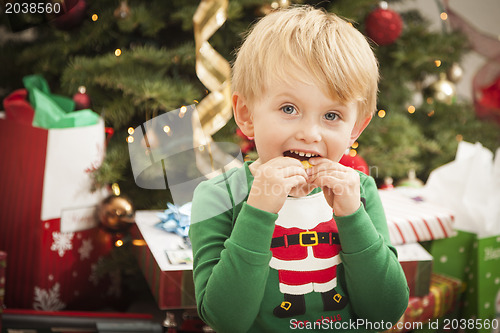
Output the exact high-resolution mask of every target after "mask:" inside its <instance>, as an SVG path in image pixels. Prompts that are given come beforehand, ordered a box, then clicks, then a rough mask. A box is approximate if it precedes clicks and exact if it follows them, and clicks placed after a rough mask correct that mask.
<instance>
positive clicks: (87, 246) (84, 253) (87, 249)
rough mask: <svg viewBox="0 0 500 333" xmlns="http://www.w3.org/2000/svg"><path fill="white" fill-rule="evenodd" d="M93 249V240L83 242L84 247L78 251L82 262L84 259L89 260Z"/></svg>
mask: <svg viewBox="0 0 500 333" xmlns="http://www.w3.org/2000/svg"><path fill="white" fill-rule="evenodd" d="M93 249H94V246H93V245H92V239H90V238H89V239H84V240H83V241H82V246H80V248H79V249H78V253H80V260H82V261H83V259H89V258H90V253H91V252H92V250H93Z"/></svg>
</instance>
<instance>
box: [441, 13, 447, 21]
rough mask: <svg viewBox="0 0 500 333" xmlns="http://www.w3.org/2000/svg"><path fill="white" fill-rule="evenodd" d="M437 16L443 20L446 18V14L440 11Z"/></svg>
mask: <svg viewBox="0 0 500 333" xmlns="http://www.w3.org/2000/svg"><path fill="white" fill-rule="evenodd" d="M439 17H440V18H441V20H443V21H446V20H447V19H448V14H446V13H445V12H442V13H441V14H440V15H439Z"/></svg>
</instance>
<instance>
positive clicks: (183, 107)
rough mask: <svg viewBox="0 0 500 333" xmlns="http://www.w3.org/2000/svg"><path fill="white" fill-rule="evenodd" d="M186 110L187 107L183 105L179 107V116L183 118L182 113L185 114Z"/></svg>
mask: <svg viewBox="0 0 500 333" xmlns="http://www.w3.org/2000/svg"><path fill="white" fill-rule="evenodd" d="M187 110H188V109H187V107H186V106H184V105H183V106H182V107H181V110H180V112H179V118H183V117H184V115H185V114H186V112H187Z"/></svg>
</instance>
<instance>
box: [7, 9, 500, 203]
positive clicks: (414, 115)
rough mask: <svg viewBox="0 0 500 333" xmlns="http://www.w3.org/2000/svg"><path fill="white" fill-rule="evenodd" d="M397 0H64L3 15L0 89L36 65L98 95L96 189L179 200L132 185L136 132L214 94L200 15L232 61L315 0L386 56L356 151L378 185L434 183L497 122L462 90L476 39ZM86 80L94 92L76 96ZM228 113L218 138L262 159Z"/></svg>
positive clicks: (70, 88) (56, 81) (145, 199)
mask: <svg viewBox="0 0 500 333" xmlns="http://www.w3.org/2000/svg"><path fill="white" fill-rule="evenodd" d="M395 2H396V1H391V2H389V6H388V7H384V6H381V4H380V3H379V1H376V0H359V1H349V0H337V1H292V0H280V1H271V0H268V1H266V0H243V1H233V0H230V1H228V2H226V1H222V0H218V1H202V2H201V3H205V4H209V6H207V7H206V8H205V9H200V8H199V6H200V1H195V0H171V1H160V0H151V1H147V2H144V1H137V0H124V1H121V2H119V1H116V0H102V1H90V0H65V1H64V2H62V5H63V9H64V14H61V13H60V14H59V15H56V14H46V13H44V14H42V13H27V14H22V13H18V14H10V15H3V16H2V17H1V18H0V28H1V29H3V33H2V34H3V36H4V37H3V39H2V40H0V43H2V44H3V45H2V47H1V50H2V51H1V53H0V59H1V60H0V61H1V62H2V63H3V64H4V66H3V69H2V71H3V73H4V75H2V76H1V79H0V97H1V98H2V99H3V98H5V97H6V96H7V95H8V94H9V93H10V92H11V91H13V90H15V89H18V88H20V87H22V78H23V76H25V75H29V74H34V73H38V74H42V75H43V76H44V77H45V78H46V79H47V81H48V82H49V85H50V87H51V88H52V90H53V91H54V92H55V93H59V94H64V95H69V96H72V95H74V94H76V96H75V99H76V100H77V101H79V102H81V103H82V104H83V107H86V106H89V105H87V104H90V102H91V107H92V109H93V110H94V111H95V112H97V113H99V114H100V115H101V116H102V117H103V118H104V120H105V123H106V126H109V127H112V128H113V129H114V133H115V134H114V136H113V137H112V138H111V140H110V142H109V144H108V148H107V155H106V158H105V161H104V163H103V164H102V166H101V167H100V168H99V169H98V170H97V171H96V172H95V173H94V177H95V181H96V185H97V186H99V185H101V186H102V185H108V184H112V183H118V184H119V185H120V187H121V190H122V193H125V194H127V195H128V196H130V197H132V200H133V202H134V203H135V205H136V207H137V208H140V209H144V208H164V207H165V206H166V202H167V201H171V199H172V198H171V196H170V194H169V192H168V191H164V190H145V189H141V188H140V187H138V186H137V185H136V184H135V183H134V178H133V176H132V172H131V167H130V161H129V156H128V147H127V145H128V143H127V137H128V136H129V133H128V130H129V129H130V128H136V127H137V126H140V125H141V124H143V123H144V122H146V121H147V120H149V119H152V118H154V117H155V116H157V115H159V114H163V113H165V112H168V111H170V110H174V109H178V108H180V107H181V106H184V105H190V104H196V103H198V102H199V101H202V100H203V99H204V98H205V97H206V96H207V94H209V93H210V91H209V88H208V87H206V86H205V85H204V84H203V83H202V82H201V81H200V78H199V76H198V75H200V73H197V69H196V62H197V57H196V55H197V51H199V47H198V45H196V43H195V37H194V35H195V34H194V30H195V26H194V23H193V17H194V16H195V14H196V13H198V14H200V12H201V14H206V15H207V16H210V14H211V13H210V11H218V12H217V13H224V14H225V15H222V17H218V18H219V19H221V22H220V23H221V25H220V26H218V27H217V28H216V29H214V31H213V35H210V36H209V39H208V42H209V45H210V46H211V47H213V49H214V50H216V52H218V54H220V55H221V56H222V59H225V61H227V64H225V65H223V66H222V67H224V66H225V67H224V68H226V67H227V66H228V64H229V63H230V62H231V61H232V59H233V57H234V50H235V49H236V48H237V47H238V45H239V44H240V42H241V39H242V37H243V33H244V32H245V31H246V30H247V29H248V27H249V26H250V25H251V24H252V22H255V20H257V19H258V18H259V17H261V16H263V15H265V14H266V13H268V12H270V11H272V10H274V9H276V8H279V7H286V6H289V5H293V4H311V5H313V6H315V7H322V8H324V9H325V10H328V11H332V12H335V13H337V14H338V15H340V16H343V17H345V18H347V19H348V20H350V21H351V22H352V24H353V25H354V26H355V27H356V28H358V29H359V30H360V31H362V32H363V33H364V34H365V35H367V36H368V37H369V38H370V39H372V40H373V47H374V50H375V52H376V55H377V57H378V59H379V63H380V71H381V82H380V93H379V103H378V108H379V111H378V112H377V113H376V115H375V116H374V119H373V120H372V123H371V124H370V126H369V127H368V129H367V130H366V131H365V133H364V134H363V135H362V136H361V137H360V138H359V140H358V142H356V143H355V146H354V147H353V149H352V150H351V152H350V154H351V155H355V154H359V155H360V156H362V157H363V158H364V159H365V160H366V161H367V163H368V164H369V165H370V166H374V167H375V168H376V171H375V172H372V175H373V176H375V177H376V178H377V180H379V181H380V180H381V179H383V178H384V177H386V176H390V177H393V178H394V179H396V180H397V179H400V178H405V177H406V175H407V174H408V172H409V170H411V169H414V170H416V172H417V175H418V176H419V178H421V179H423V180H425V179H426V178H427V176H428V175H429V173H430V171H431V170H432V169H434V168H436V167H437V166H439V165H441V164H443V163H446V162H448V161H450V160H452V159H453V158H454V155H455V152H456V148H457V144H458V142H459V141H460V140H466V141H470V142H475V141H480V142H481V143H482V144H483V145H485V146H486V147H488V148H490V149H495V148H496V147H497V146H498V145H499V139H500V135H499V133H500V131H499V127H498V125H497V124H496V123H495V122H491V121H489V122H488V121H483V120H480V119H477V117H476V114H475V112H474V107H473V105H472V103H471V102H470V101H463V100H460V99H459V98H456V96H455V95H454V93H453V88H454V86H453V85H454V83H453V80H456V79H458V77H457V75H455V76H454V75H453V73H455V74H456V73H457V71H458V72H459V71H460V67H459V66H460V60H461V58H462V56H463V55H464V54H465V53H466V52H467V51H468V48H467V41H466V38H465V37H464V36H463V35H461V34H459V33H457V32H454V31H451V30H450V29H444V30H445V31H443V32H432V31H430V30H429V27H428V26H429V22H428V21H427V20H426V19H425V18H424V17H422V16H421V14H420V13H419V12H418V11H415V10H409V11H405V12H396V11H395V10H393V9H392V6H393V5H394V3H395ZM226 5H227V7H226ZM197 10H198V12H197ZM203 11H205V12H204V13H203ZM437 14H439V13H437ZM208 61H210V59H208ZM221 62H223V61H222V60H221V59H218V58H216V57H214V58H213V66H215V67H217V66H218V65H219V64H220V63H221ZM222 72H224V71H222ZM446 73H448V75H446ZM222 79H227V78H222ZM429 82H431V83H430V84H429ZM81 86H84V87H85V88H86V91H85V92H83V91H80V92H79V93H77V92H78V89H79V87H81ZM223 118H224V121H223V123H222V124H221V123H220V121H219V123H218V124H217V125H214V126H213V127H212V129H213V133H209V134H210V135H213V137H214V141H233V142H237V143H240V144H241V145H242V146H241V147H242V150H243V151H244V153H246V154H248V155H249V156H250V157H255V156H256V155H255V152H253V151H252V150H251V149H252V145H251V142H248V141H247V140H244V139H242V138H241V136H238V135H237V134H236V126H235V124H234V121H232V119H229V117H223ZM222 125H223V126H222Z"/></svg>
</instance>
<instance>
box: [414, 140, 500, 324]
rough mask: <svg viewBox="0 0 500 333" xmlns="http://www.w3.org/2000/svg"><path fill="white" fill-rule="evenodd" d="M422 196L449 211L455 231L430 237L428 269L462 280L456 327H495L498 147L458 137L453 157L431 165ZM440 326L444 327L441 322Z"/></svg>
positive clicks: (499, 286) (499, 310) (499, 281)
mask: <svg viewBox="0 0 500 333" xmlns="http://www.w3.org/2000/svg"><path fill="white" fill-rule="evenodd" d="M423 196H424V197H426V199H428V200H431V201H433V202H435V203H436V204H439V205H442V206H444V207H446V208H448V209H450V210H452V211H453V212H454V213H455V226H454V229H455V230H457V235H456V236H455V237H452V238H448V239H440V240H434V241H433V243H432V246H431V249H430V252H431V254H432V255H433V256H434V271H435V272H436V273H442V274H447V275H451V276H453V277H456V278H459V279H460V280H462V281H463V282H464V291H463V294H462V297H461V307H460V309H459V310H460V311H459V314H458V317H456V318H454V320H453V321H450V322H449V324H450V325H449V326H448V327H447V328H450V329H452V330H454V331H460V332H495V333H498V332H500V205H499V203H500V148H499V149H497V151H496V152H495V154H493V153H492V152H491V151H490V150H488V149H486V148H484V147H483V146H482V145H481V144H480V143H475V144H471V143H467V142H464V141H462V142H460V143H459V145H458V150H457V154H456V156H455V160H454V161H452V162H450V163H447V164H445V165H443V166H441V167H439V168H437V169H435V170H433V171H432V172H431V174H430V176H429V179H428V180H427V183H426V185H425V194H424V195H423ZM445 328H446V327H445Z"/></svg>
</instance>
